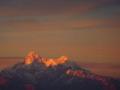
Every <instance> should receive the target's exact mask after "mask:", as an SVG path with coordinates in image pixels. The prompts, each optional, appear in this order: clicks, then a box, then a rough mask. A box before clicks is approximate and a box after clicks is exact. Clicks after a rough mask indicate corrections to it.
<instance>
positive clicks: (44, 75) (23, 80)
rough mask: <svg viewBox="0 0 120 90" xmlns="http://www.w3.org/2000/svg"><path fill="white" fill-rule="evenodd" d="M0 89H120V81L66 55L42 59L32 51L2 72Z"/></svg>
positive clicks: (0, 74) (0, 73)
mask: <svg viewBox="0 0 120 90" xmlns="http://www.w3.org/2000/svg"><path fill="white" fill-rule="evenodd" d="M50 60H51V61H52V60H53V61H52V62H51V61H50ZM49 61H50V62H49ZM63 61H64V62H63ZM28 62H29V63H28ZM45 62H48V63H49V64H48V63H47V64H46V63H45ZM0 90H120V80H119V79H114V78H111V77H105V76H100V75H97V74H94V73H92V72H91V71H89V70H87V69H85V68H83V67H80V66H78V65H77V64H76V63H75V62H73V61H71V60H69V59H68V58H67V57H65V56H64V57H63V56H62V57H60V58H57V59H43V58H41V57H39V55H37V54H36V53H34V52H32V53H31V54H29V55H28V56H27V57H25V60H24V61H23V62H20V63H17V64H15V65H13V66H12V67H9V68H5V69H3V70H2V71H1V72H0Z"/></svg>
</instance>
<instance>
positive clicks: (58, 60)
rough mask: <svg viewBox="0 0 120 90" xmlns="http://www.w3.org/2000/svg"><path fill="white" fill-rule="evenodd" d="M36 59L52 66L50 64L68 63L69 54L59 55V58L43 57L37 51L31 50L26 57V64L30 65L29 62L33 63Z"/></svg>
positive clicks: (47, 65)
mask: <svg viewBox="0 0 120 90" xmlns="http://www.w3.org/2000/svg"><path fill="white" fill-rule="evenodd" d="M35 61H37V62H39V63H43V64H44V65H45V66H46V67H50V66H57V65H59V64H64V63H66V62H67V61H68V57H67V56H61V57H58V58H44V57H41V56H40V55H39V54H37V53H36V52H34V51H31V52H29V53H28V55H27V56H26V57H25V60H24V64H27V65H29V64H32V63H33V62H35Z"/></svg>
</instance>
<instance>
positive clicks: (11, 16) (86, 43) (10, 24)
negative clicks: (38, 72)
mask: <svg viewBox="0 0 120 90" xmlns="http://www.w3.org/2000/svg"><path fill="white" fill-rule="evenodd" d="M31 50H34V51H36V52H38V53H39V54H40V55H41V56H44V57H57V56H61V55H67V56H69V57H70V58H72V59H74V60H77V61H79V62H94V63H111V64H113V63H114V64H119V65H120V1H119V0H0V57H24V56H25V55H26V54H27V53H28V52H29V51H31Z"/></svg>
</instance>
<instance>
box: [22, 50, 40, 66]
mask: <svg viewBox="0 0 120 90" xmlns="http://www.w3.org/2000/svg"><path fill="white" fill-rule="evenodd" d="M35 60H41V57H40V56H39V55H38V54H37V53H35V52H34V51H31V52H29V53H28V55H27V56H26V57H25V60H24V64H31V63H33V62H34V61H35Z"/></svg>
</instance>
